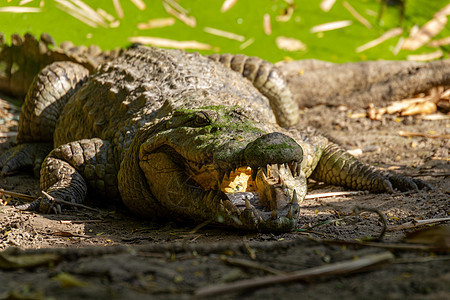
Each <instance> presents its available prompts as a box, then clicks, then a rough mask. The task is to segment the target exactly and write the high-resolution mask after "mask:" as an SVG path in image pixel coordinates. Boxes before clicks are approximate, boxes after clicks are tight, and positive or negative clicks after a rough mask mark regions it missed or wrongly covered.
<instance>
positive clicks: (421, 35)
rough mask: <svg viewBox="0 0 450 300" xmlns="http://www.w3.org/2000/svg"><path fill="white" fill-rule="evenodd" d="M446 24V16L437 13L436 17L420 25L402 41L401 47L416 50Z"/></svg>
mask: <svg viewBox="0 0 450 300" xmlns="http://www.w3.org/2000/svg"><path fill="white" fill-rule="evenodd" d="M445 24H447V16H445V15H438V16H437V17H435V18H433V19H431V20H430V21H428V22H427V23H426V24H425V25H423V27H421V28H420V29H419V30H418V31H417V32H416V33H415V34H414V35H412V36H410V37H408V38H406V39H405V41H404V42H403V46H402V49H405V50H411V51H414V50H417V49H419V48H420V47H422V46H423V45H425V44H426V43H428V42H429V41H430V40H431V39H432V38H433V37H434V36H435V35H437V34H438V33H439V32H441V31H442V29H444V27H445Z"/></svg>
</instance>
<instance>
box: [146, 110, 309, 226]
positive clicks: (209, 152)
mask: <svg viewBox="0 0 450 300" xmlns="http://www.w3.org/2000/svg"><path fill="white" fill-rule="evenodd" d="M158 126H159V127H160V128H159V129H158V130H157V133H154V134H152V135H150V137H149V138H148V139H147V140H146V141H145V142H144V143H143V144H141V146H140V151H139V165H140V168H141V169H142V170H143V172H144V174H145V177H146V181H147V183H148V185H149V187H150V190H151V192H152V194H153V195H154V197H155V198H156V199H157V200H158V201H159V202H160V203H161V204H162V205H163V206H165V207H166V208H168V209H169V210H170V211H172V212H177V213H179V214H180V215H184V216H187V217H190V218H195V219H197V220H196V221H197V222H198V219H199V218H200V219H205V220H208V219H213V220H214V221H215V222H218V223H223V224H225V225H231V226H233V227H237V228H246V229H257V230H271V231H274V230H279V231H281V230H282V231H285V230H289V229H291V228H293V227H294V226H295V225H296V222H297V218H298V213H299V205H298V196H297V193H298V191H295V189H301V190H304V189H305V181H304V177H302V176H299V175H300V173H301V172H300V171H301V170H300V165H301V162H302V158H303V150H302V148H301V147H300V145H298V144H297V143H296V142H295V141H294V140H293V139H292V138H290V137H288V136H287V135H284V134H282V133H279V132H272V133H267V132H264V131H263V130H262V129H260V128H259V127H258V124H257V123H255V122H253V121H251V120H250V119H249V118H247V117H246V116H245V113H244V112H243V110H242V109H240V108H238V107H224V106H209V107H204V108H200V109H190V110H177V111H175V112H174V113H173V114H172V116H171V117H170V118H169V119H166V120H165V121H164V122H162V123H160V124H159V125H158ZM162 128H163V130H161V129H162ZM211 212H212V213H211Z"/></svg>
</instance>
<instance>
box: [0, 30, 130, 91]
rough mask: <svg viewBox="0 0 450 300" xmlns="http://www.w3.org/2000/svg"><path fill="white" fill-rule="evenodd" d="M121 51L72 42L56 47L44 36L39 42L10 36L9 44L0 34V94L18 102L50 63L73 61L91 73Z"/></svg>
mask: <svg viewBox="0 0 450 300" xmlns="http://www.w3.org/2000/svg"><path fill="white" fill-rule="evenodd" d="M120 51H121V50H113V51H103V52H102V51H101V50H100V48H99V47H97V46H95V45H93V46H90V47H89V48H86V47H84V46H81V47H78V46H74V45H73V44H72V43H71V42H63V43H61V44H60V46H59V47H57V46H56V45H55V41H54V40H53V38H52V37H51V36H49V35H48V34H45V33H44V34H42V35H41V37H40V39H39V40H37V39H36V38H35V37H34V36H33V35H31V34H29V33H27V34H25V35H24V36H23V37H21V36H20V35H18V34H13V35H12V36H11V44H8V43H7V42H6V39H5V37H4V35H3V33H1V32H0V91H2V92H5V93H8V94H11V95H13V96H15V97H17V98H20V99H21V98H23V97H24V96H25V95H26V93H27V92H28V89H29V87H30V86H31V83H32V81H33V78H34V77H35V76H36V74H38V72H39V71H40V70H42V69H43V68H44V67H45V66H47V65H49V64H51V63H53V62H56V61H72V62H75V63H77V64H80V65H82V66H84V67H85V68H87V69H88V70H89V71H90V72H92V71H94V69H95V68H96V67H97V66H98V65H99V64H102V63H104V62H105V61H109V60H111V59H113V58H115V57H117V56H118V55H119V53H120Z"/></svg>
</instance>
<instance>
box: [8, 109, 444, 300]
mask: <svg viewBox="0 0 450 300" xmlns="http://www.w3.org/2000/svg"><path fill="white" fill-rule="evenodd" d="M13 112H14V110H13V109H12V108H9V109H8V108H6V107H4V106H3V107H2V110H1V113H2V118H4V122H3V123H2V124H0V126H3V127H2V128H0V129H2V131H3V135H2V137H3V140H2V143H1V144H0V154H1V153H2V152H3V151H5V149H7V148H8V147H10V146H11V141H12V140H13V139H14V134H13V133H12V134H11V133H10V134H6V131H7V130H10V131H12V132H14V130H15V128H14V124H15V121H14V120H12V121H11V119H10V118H11V117H13V119H14V116H12V115H11V113H13ZM355 112H358V111H352V110H351V108H342V107H341V108H336V107H326V106H317V107H313V108H310V109H308V110H306V111H304V113H303V114H302V120H303V122H304V123H305V124H310V125H313V126H316V127H318V128H320V129H322V130H323V131H324V132H328V133H329V134H330V135H331V136H333V137H335V138H336V139H337V140H339V141H341V143H342V145H343V146H344V147H346V148H347V149H361V150H362V155H360V159H361V160H363V161H365V162H368V163H372V164H375V165H377V166H378V167H380V168H385V169H386V168H387V169H393V170H394V171H395V172H400V173H402V174H406V175H409V176H413V177H416V178H421V179H423V180H425V181H427V182H428V183H430V184H431V185H432V186H433V187H434V190H433V191H419V192H413V193H395V194H369V193H362V194H358V195H348V196H336V197H330V198H318V199H317V198H316V199H308V200H305V202H304V203H303V205H302V210H301V214H300V222H299V223H300V224H299V226H298V227H299V229H302V228H303V229H304V231H297V232H290V233H254V232H238V231H229V230H225V229H221V228H212V227H208V226H204V227H201V228H196V225H195V224H180V223H177V222H176V220H172V221H168V222H167V223H153V222H151V221H149V220H143V219H139V218H137V217H135V216H133V215H131V214H130V213H128V212H127V211H126V210H125V209H124V208H122V207H101V206H98V205H97V206H96V210H97V211H90V210H85V209H80V210H76V211H75V210H74V211H66V212H65V213H64V214H61V215H42V214H37V213H33V212H21V211H18V210H17V209H15V208H14V205H17V204H20V203H23V201H24V200H21V199H18V198H14V197H13V198H11V197H9V196H6V195H5V196H3V203H2V204H3V205H2V206H0V250H4V249H7V250H6V252H5V251H4V252H0V282H1V284H0V299H49V298H53V299H66V298H71V299H78V298H85V299H91V298H92V299H95V298H100V297H101V298H104V299H105V298H114V299H124V298H128V299H148V298H168V299H171V298H173V299H183V298H191V297H193V296H194V295H196V294H199V295H200V296H198V297H199V298H202V297H203V296H202V295H206V292H208V291H205V290H202V288H206V287H215V285H217V284H225V283H230V282H239V283H240V284H242V282H241V281H242V280H244V279H258V278H266V277H268V276H272V275H273V274H286V273H288V272H293V271H298V270H309V269H311V268H316V267H320V266H328V267H333V266H334V264H335V263H339V262H352V263H355V262H356V263H358V262H363V261H364V259H363V258H365V257H366V256H367V255H371V254H378V257H379V256H380V255H381V257H386V255H388V257H389V255H391V254H390V253H392V254H393V258H392V257H391V258H390V259H389V260H387V261H386V260H385V261H384V263H383V264H381V265H380V264H376V265H372V266H370V267H369V268H364V269H363V270H362V271H361V270H359V271H358V272H356V273H351V274H350V271H346V270H343V269H342V268H338V270H341V271H342V272H343V274H335V275H333V274H329V275H327V276H325V275H319V276H317V277H313V276H307V277H306V278H304V279H303V280H294V281H292V282H281V281H278V283H276V282H274V280H275V279H276V278H278V277H275V279H273V278H272V277H268V278H266V279H265V280H267V281H266V282H263V283H262V285H259V286H256V285H255V286H253V287H249V288H247V289H242V290H241V289H240V288H239V287H236V286H226V287H225V289H224V290H217V293H218V295H217V296H214V297H219V298H226V299H228V298H237V297H239V298H248V299H259V298H261V297H266V298H285V299H289V297H295V298H299V297H302V298H304V299H328V298H340V299H343V298H345V299H363V298H364V299H405V298H408V299H449V297H450V296H449V295H450V263H449V260H450V257H449V255H448V254H449V251H448V249H449V246H448V245H449V227H448V224H449V223H448V221H447V222H443V225H441V226H443V227H436V226H435V227H432V228H434V229H438V230H436V231H437V232H438V235H437V236H439V234H440V235H441V238H440V239H439V237H436V235H433V234H428V235H424V236H425V237H424V238H422V239H421V240H417V239H416V240H415V241H416V242H417V241H418V242H420V245H418V244H413V243H409V244H407V243H406V242H405V241H404V238H405V236H406V234H408V233H410V232H412V231H415V230H417V229H420V228H424V227H429V226H417V225H418V224H417V223H415V221H419V220H425V219H436V218H448V217H449V215H450V205H449V194H450V181H449V176H450V167H449V149H450V141H449V140H448V139H445V138H425V137H411V138H407V137H402V136H400V135H399V134H398V132H399V131H400V130H403V131H411V132H420V133H434V134H447V135H448V134H450V122H449V121H448V120H434V121H429V120H423V119H421V118H420V117H405V118H399V117H396V116H390V115H385V116H383V118H382V120H381V121H373V120H370V119H368V118H356V119H352V118H349V114H350V113H355ZM8 124H9V125H8ZM8 126H13V127H12V128H9V129H7V128H6V127H8ZM7 135H10V136H9V138H8V137H5V136H7ZM0 188H3V189H4V190H7V191H14V192H19V193H25V194H28V195H38V194H39V192H40V190H39V183H38V180H37V179H35V178H33V177H32V176H31V175H28V174H27V173H21V174H17V175H15V176H11V177H2V178H0ZM341 190H342V189H340V188H337V187H330V186H324V185H321V184H317V183H311V191H310V193H309V194H317V193H324V192H330V191H341ZM356 207H362V208H363V209H362V211H361V212H360V213H355V212H354V209H355V208H356ZM364 208H369V209H372V210H375V211H376V212H379V213H381V214H382V215H383V216H385V218H386V220H387V225H388V231H387V232H386V234H385V235H384V237H383V239H382V241H381V242H376V243H375V244H374V245H373V246H377V245H378V247H368V245H365V246H362V245H355V246H352V245H350V243H352V242H353V243H359V241H363V240H365V239H367V238H370V237H377V236H378V235H379V234H380V232H381V231H382V229H383V222H382V221H381V220H380V217H379V215H378V214H377V213H376V212H374V211H365V210H364ZM411 222H412V223H411ZM407 223H409V224H410V225H411V224H412V226H416V227H415V228H412V229H403V230H401V229H398V226H399V225H402V224H407ZM315 225H318V226H315ZM312 226H315V227H313V228H311V227H312ZM396 227H397V228H396ZM330 240H341V241H347V242H348V244H345V243H340V244H336V243H335V244H333V243H331V242H330ZM410 242H412V240H410ZM393 243H394V244H395V245H394V246H392V245H391V246H389V245H388V244H393ZM13 247H18V248H20V249H27V250H24V251H25V252H23V250H17V249H16V248H13ZM401 247H410V249H404V248H401ZM436 247H438V248H439V247H441V250H443V251H441V252H439V251H436V250H439V249H437V248H436ZM392 248H397V249H392ZM418 249H422V250H421V251H420V250H418ZM387 251H388V252H387ZM389 251H390V252H389ZM34 264H36V265H38V266H33V265H34ZM22 266H28V267H22ZM322 268H323V267H322ZM309 271H310V270H309ZM312 271H314V269H313V270H312ZM275 276H282V275H275ZM287 280H289V279H286V281H287ZM280 282H281V283H280ZM245 283H246V282H244V284H245ZM247 283H248V282H247ZM202 293H205V294H202Z"/></svg>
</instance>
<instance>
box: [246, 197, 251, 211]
mask: <svg viewBox="0 0 450 300" xmlns="http://www.w3.org/2000/svg"><path fill="white" fill-rule="evenodd" d="M245 209H252V205H251V204H250V201H248V197H245Z"/></svg>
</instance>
